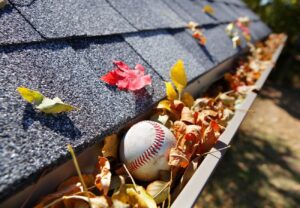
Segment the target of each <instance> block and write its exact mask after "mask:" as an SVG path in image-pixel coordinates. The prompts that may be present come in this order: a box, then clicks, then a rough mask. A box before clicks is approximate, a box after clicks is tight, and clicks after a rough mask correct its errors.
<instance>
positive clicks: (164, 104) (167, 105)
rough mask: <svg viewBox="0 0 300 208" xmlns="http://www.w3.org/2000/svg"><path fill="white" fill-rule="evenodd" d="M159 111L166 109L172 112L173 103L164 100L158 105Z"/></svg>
mask: <svg viewBox="0 0 300 208" xmlns="http://www.w3.org/2000/svg"><path fill="white" fill-rule="evenodd" d="M156 108H158V109H165V110H168V111H170V112H172V109H171V103H170V101H169V100H162V101H160V102H159V103H158V105H157V107H156Z"/></svg>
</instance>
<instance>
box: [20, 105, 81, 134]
mask: <svg viewBox="0 0 300 208" xmlns="http://www.w3.org/2000/svg"><path fill="white" fill-rule="evenodd" d="M36 121H38V122H40V124H41V125H42V126H46V127H48V128H49V129H51V130H52V131H54V132H56V133H58V134H61V135H63V136H64V137H68V138H70V139H76V138H80V137H81V131H80V130H79V129H78V128H77V127H76V126H75V125H74V123H73V121H72V120H71V119H70V118H69V117H68V116H67V115H66V114H58V115H50V114H49V115H48V114H47V115H46V114H44V113H41V112H37V111H36V110H35V109H33V107H32V105H31V104H29V103H27V104H26V106H25V109H24V113H23V118H22V126H23V129H24V130H25V131H27V130H28V129H29V127H30V126H31V125H32V124H33V123H34V122H36Z"/></svg>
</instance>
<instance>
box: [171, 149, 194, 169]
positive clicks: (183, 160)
mask: <svg viewBox="0 0 300 208" xmlns="http://www.w3.org/2000/svg"><path fill="white" fill-rule="evenodd" d="M188 164H189V160H188V158H187V157H186V155H185V154H184V153H183V152H182V151H181V150H179V149H175V148H172V149H171V150H170V154H169V165H170V166H175V167H182V168H186V167H187V166H188Z"/></svg>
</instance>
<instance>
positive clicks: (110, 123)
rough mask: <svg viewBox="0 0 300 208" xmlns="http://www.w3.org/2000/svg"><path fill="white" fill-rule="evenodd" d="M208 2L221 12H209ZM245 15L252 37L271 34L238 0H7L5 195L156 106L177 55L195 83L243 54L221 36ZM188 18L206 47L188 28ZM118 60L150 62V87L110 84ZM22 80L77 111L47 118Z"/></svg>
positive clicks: (1, 30) (1, 144) (0, 79)
mask: <svg viewBox="0 0 300 208" xmlns="http://www.w3.org/2000/svg"><path fill="white" fill-rule="evenodd" d="M206 4H211V5H212V7H213V8H214V9H215V15H213V16H212V15H208V14H205V13H203V12H202V7H203V6H204V5H206ZM239 16H249V17H250V19H251V20H252V24H251V25H250V30H251V34H252V37H253V41H256V40H259V39H262V38H264V37H266V36H267V35H268V34H269V33H270V29H269V28H268V27H267V26H266V25H265V24H264V23H262V22H261V21H260V20H259V18H258V17H257V16H256V15H255V14H254V13H253V12H252V11H251V10H249V9H248V8H247V7H246V6H245V4H244V3H243V2H242V1H240V0H226V1H225V0H223V1H221V0H219V1H217V2H213V1H209V2H207V1H204V0H185V1H183V0H152V1H148V0H85V1H82V0H72V1H71V0H69V1H66V0H56V1H42V0H10V4H8V5H7V6H6V7H5V8H2V9H0V25H1V27H0V69H1V70H0V200H2V199H4V198H6V197H8V196H9V195H11V194H13V193H16V191H19V190H21V189H22V188H24V186H26V185H28V184H30V183H31V182H32V181H34V180H36V179H37V178H38V177H39V175H40V174H41V173H42V172H43V171H44V170H45V169H47V168H49V167H53V166H54V165H56V164H59V163H62V162H63V161H65V160H66V159H67V158H68V157H67V156H66V155H67V151H66V145H67V144H71V145H73V147H74V148H75V149H76V150H77V151H80V150H82V149H84V148H85V147H87V146H90V145H92V144H94V143H96V142H97V141H98V140H99V138H101V137H103V136H105V135H107V134H109V133H111V132H113V131H114V130H115V129H117V128H118V127H119V126H122V125H123V124H125V123H126V122H128V121H129V120H132V119H133V118H135V117H137V115H139V114H141V113H143V112H146V111H147V110H148V109H149V108H150V107H152V106H154V104H155V103H156V102H158V101H159V100H160V99H162V98H163V97H164V96H165V92H164V81H165V80H168V79H169V75H168V73H169V69H170V68H171V66H172V65H173V64H174V63H175V62H176V60H177V59H179V58H180V59H183V60H184V62H185V66H186V70H187V76H188V79H189V81H191V80H193V79H195V78H197V77H199V76H201V75H202V74H203V73H205V72H207V71H208V70H211V69H212V68H213V67H214V66H216V65H218V64H220V63H221V62H223V61H224V60H226V59H228V58H230V57H232V56H234V55H236V54H237V53H239V50H238V49H233V47H232V42H231V39H230V38H229V37H228V36H227V35H226V33H225V32H224V28H225V26H226V24H227V23H228V22H231V21H234V20H236V18H237V17H239ZM189 21H196V22H198V23H199V24H200V25H201V28H202V30H203V32H204V34H205V36H206V38H207V44H206V46H200V45H199V44H197V42H196V40H195V39H193V37H192V36H191V33H190V32H189V31H188V30H186V29H185V27H186V25H187V23H188V22H189ZM243 47H245V42H243ZM112 60H123V61H125V62H126V63H127V64H129V65H130V66H132V67H134V66H135V65H136V64H138V63H140V64H142V65H144V66H145V67H146V70H147V73H149V74H151V76H152V79H153V84H152V86H150V87H146V88H145V89H143V90H140V91H138V92H136V93H132V92H126V91H119V90H118V89H116V88H115V87H111V86H108V85H106V84H104V83H103V82H101V81H100V80H99V77H100V76H102V75H104V74H105V73H107V72H108V71H110V70H111V69H112V68H113V65H112ZM19 86H26V87H28V88H31V89H35V90H39V91H40V92H42V93H43V94H44V95H46V96H47V97H51V98H53V97H55V96H58V97H59V98H61V99H62V100H63V101H65V102H67V103H70V104H72V105H74V106H76V107H78V108H80V110H79V111H73V112H70V113H68V114H62V115H59V116H51V115H44V114H42V113H39V112H37V111H35V110H34V109H33V108H32V106H31V105H30V104H26V102H24V101H23V100H22V98H21V97H20V96H19V95H18V93H17V92H16V88H17V87H19Z"/></svg>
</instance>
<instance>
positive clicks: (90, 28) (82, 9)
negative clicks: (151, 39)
mask: <svg viewBox="0 0 300 208" xmlns="http://www.w3.org/2000/svg"><path fill="white" fill-rule="evenodd" d="M13 3H15V5H16V6H17V8H18V9H19V10H20V11H21V13H22V14H23V15H24V16H25V17H26V18H27V19H28V20H29V21H30V22H31V23H32V25H34V27H35V28H36V29H37V30H38V31H39V32H40V33H41V34H43V35H44V36H45V37H47V38H58V37H68V36H85V35H87V36H94V35H107V34H114V33H124V32H132V31H135V28H133V27H132V26H131V25H130V24H129V23H128V22H127V21H126V20H125V19H124V18H123V17H121V16H120V15H119V14H118V13H117V12H116V11H115V10H114V9H113V8H111V7H110V6H109V4H107V2H106V1H105V0H85V1H82V0H73V1H65V0H57V1H42V0H36V1H33V2H32V3H31V4H28V5H26V4H25V3H26V2H23V1H20V0H13ZM27 3H28V2H27Z"/></svg>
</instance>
